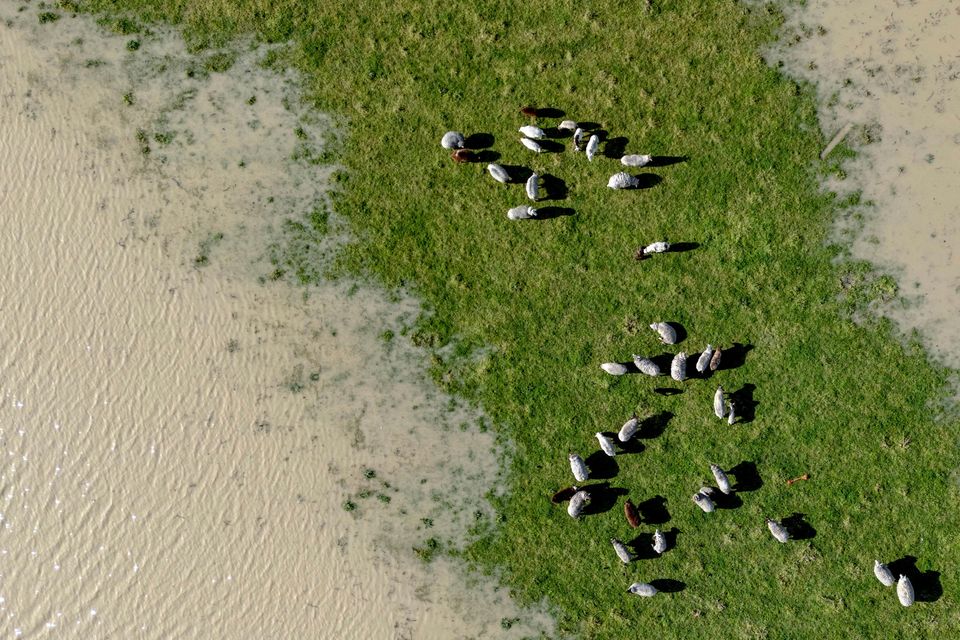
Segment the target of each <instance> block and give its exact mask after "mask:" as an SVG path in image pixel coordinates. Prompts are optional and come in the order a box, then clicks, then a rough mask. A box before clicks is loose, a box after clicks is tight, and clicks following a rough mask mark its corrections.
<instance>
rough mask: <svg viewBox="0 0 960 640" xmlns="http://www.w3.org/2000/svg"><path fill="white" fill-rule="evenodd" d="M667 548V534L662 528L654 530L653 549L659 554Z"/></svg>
mask: <svg viewBox="0 0 960 640" xmlns="http://www.w3.org/2000/svg"><path fill="white" fill-rule="evenodd" d="M666 550H667V536H665V535H663V533H662V532H661V531H660V529H657V530H656V531H654V532H653V551H654V553H656V554H657V555H661V554H663V552H664V551H666Z"/></svg>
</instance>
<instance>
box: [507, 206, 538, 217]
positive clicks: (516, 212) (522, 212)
mask: <svg viewBox="0 0 960 640" xmlns="http://www.w3.org/2000/svg"><path fill="white" fill-rule="evenodd" d="M507 217H508V218H510V219H511V220H528V219H530V218H536V217H537V210H536V209H534V208H533V207H531V206H529V205H525V204H524V205H520V206H519V207H514V208H512V209H510V210H509V211H507Z"/></svg>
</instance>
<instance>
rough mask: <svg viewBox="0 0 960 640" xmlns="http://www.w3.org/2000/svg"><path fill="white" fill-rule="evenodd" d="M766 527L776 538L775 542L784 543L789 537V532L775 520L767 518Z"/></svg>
mask: <svg viewBox="0 0 960 640" xmlns="http://www.w3.org/2000/svg"><path fill="white" fill-rule="evenodd" d="M767 529H770V533H771V534H772V535H773V537H774V538H776V540H777V542H779V543H781V544H783V543H786V541H787V540H789V539H790V532H789V531H787V528H786V527H784V526H783V525H782V524H780V523H779V522H777V521H776V520H771V519H770V518H767Z"/></svg>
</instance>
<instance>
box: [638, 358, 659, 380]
mask: <svg viewBox="0 0 960 640" xmlns="http://www.w3.org/2000/svg"><path fill="white" fill-rule="evenodd" d="M633 364H634V366H635V367H636V368H637V369H639V370H640V373H643V374H646V375H648V376H658V375H660V367H658V366H657V363H656V362H654V361H653V360H650V359H649V358H644V357H643V356H638V355H637V354H633Z"/></svg>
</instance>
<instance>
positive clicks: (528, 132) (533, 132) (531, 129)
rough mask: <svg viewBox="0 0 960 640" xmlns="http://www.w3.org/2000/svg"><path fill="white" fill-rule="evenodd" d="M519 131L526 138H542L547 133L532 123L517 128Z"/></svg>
mask: <svg viewBox="0 0 960 640" xmlns="http://www.w3.org/2000/svg"><path fill="white" fill-rule="evenodd" d="M519 131H520V133H522V134H523V135H525V136H527V137H528V138H533V139H534V140H542V139H544V138H546V137H547V134H546V133H544V132H543V129H541V128H540V127H535V126H533V125H532V124H527V125H524V126H522V127H520V129H519Z"/></svg>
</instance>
